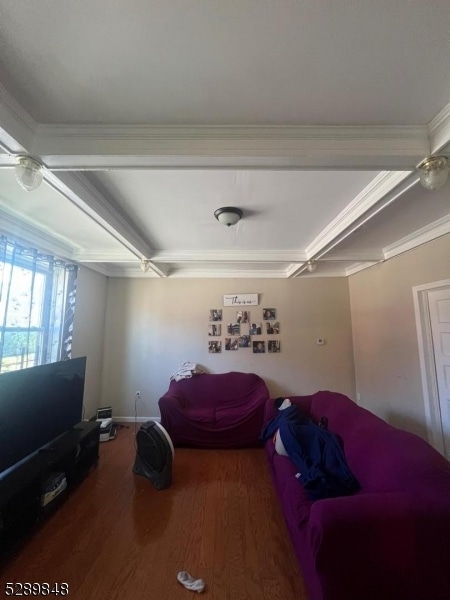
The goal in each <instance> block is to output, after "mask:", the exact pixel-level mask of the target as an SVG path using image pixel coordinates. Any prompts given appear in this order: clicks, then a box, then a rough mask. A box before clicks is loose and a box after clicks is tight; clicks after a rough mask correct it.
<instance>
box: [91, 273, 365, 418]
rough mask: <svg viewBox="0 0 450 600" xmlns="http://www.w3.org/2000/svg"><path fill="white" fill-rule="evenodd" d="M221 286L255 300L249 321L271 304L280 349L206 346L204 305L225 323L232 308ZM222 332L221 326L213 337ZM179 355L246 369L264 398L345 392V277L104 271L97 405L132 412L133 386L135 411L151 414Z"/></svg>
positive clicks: (348, 387)
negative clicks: (113, 275)
mask: <svg viewBox="0 0 450 600" xmlns="http://www.w3.org/2000/svg"><path fill="white" fill-rule="evenodd" d="M229 293H230V294H231V293H258V294H259V295H260V296H259V298H260V303H259V305H258V306H252V307H250V311H251V318H252V320H258V321H262V309H263V307H274V308H276V309H277V320H278V321H279V322H280V327H281V332H280V335H279V336H278V338H279V339H280V341H281V353H280V354H267V353H266V354H253V352H252V350H251V349H250V348H248V349H239V350H238V351H237V352H230V351H227V352H226V351H225V350H224V349H222V353H221V354H209V353H208V341H209V339H211V338H208V324H209V321H208V319H209V310H210V309H213V308H222V310H223V317H224V318H223V321H222V326H224V324H226V323H227V322H230V321H231V320H232V318H233V316H234V315H235V313H236V309H235V308H231V307H223V295H224V294H229ZM257 317H258V319H257ZM319 337H322V338H325V339H326V344H325V345H324V346H317V345H316V338H319ZM224 338H225V332H224V331H223V330H222V336H221V339H222V345H223V341H224ZM254 339H256V338H254ZM261 339H267V336H266V335H263V336H261ZM184 360H188V361H193V362H198V363H200V364H202V365H204V366H205V367H206V368H207V369H208V371H209V372H211V373H223V372H227V371H232V370H236V371H246V372H255V373H257V374H259V375H260V376H261V377H263V378H264V380H265V381H266V383H267V385H268V387H269V390H270V393H271V395H272V396H273V397H277V396H279V395H288V394H308V393H312V392H315V391H317V390H319V389H330V390H336V391H339V392H342V393H344V394H347V395H349V396H351V397H352V398H354V365H353V351H352V334H351V319H350V303H349V292H348V282H347V280H346V279H344V278H327V279H323V278H322V279H321V278H304V279H301V278H298V279H288V280H268V279H261V280H255V279H249V280H244V279H195V280H194V279H158V280H153V279H110V280H109V282H108V294H107V311H106V330H105V360H104V372H103V394H102V403H103V404H111V405H112V406H113V407H114V414H115V416H125V417H130V416H133V415H134V394H135V391H136V390H140V391H141V394H142V400H141V403H140V404H139V406H138V415H139V416H158V415H159V410H158V405H157V401H158V399H159V398H160V396H162V394H164V392H165V391H166V390H167V388H168V385H169V377H170V375H171V373H172V372H173V371H174V370H175V369H177V368H178V367H179V366H180V364H181V362H182V361H184Z"/></svg>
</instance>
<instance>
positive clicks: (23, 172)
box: [14, 156, 42, 192]
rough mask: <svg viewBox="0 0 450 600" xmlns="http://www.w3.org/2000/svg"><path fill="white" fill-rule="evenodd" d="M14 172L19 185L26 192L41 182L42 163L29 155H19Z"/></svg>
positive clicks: (34, 188) (35, 187)
mask: <svg viewBox="0 0 450 600" xmlns="http://www.w3.org/2000/svg"><path fill="white" fill-rule="evenodd" d="M14 173H15V176H16V179H17V181H18V183H19V185H20V186H21V187H22V188H23V189H24V190H25V191H27V192H32V191H33V190H36V189H37V188H38V187H39V186H40V185H41V183H42V165H41V163H40V162H38V161H37V160H35V159H34V158H30V157H29V156H19V161H18V163H17V165H16V167H15V169H14Z"/></svg>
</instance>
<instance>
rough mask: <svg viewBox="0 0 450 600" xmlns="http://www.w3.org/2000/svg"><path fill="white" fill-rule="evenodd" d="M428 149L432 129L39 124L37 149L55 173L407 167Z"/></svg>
mask: <svg viewBox="0 0 450 600" xmlns="http://www.w3.org/2000/svg"><path fill="white" fill-rule="evenodd" d="M429 148H430V146H429V139H428V128H427V126H422V127H379V126H373V127H348V126H331V127H323V126H312V127H309V126H308V127H306V126H305V127H303V126H282V127H280V126H271V127H259V126H254V127H237V126H223V127H205V126H196V127H194V126H193V127H178V126H172V127H169V126H166V127H153V126H148V125H143V126H137V125H134V126H126V125H123V126H102V125H77V126H66V125H38V127H37V130H36V135H35V139H34V144H33V152H34V154H35V155H37V156H39V157H41V159H42V161H43V162H44V163H45V165H46V166H47V167H48V168H50V169H52V170H58V169H63V170H104V169H144V168H145V169H149V168H158V169H160V168H230V169H234V168H248V169H251V168H255V169H258V168H264V169H271V168H273V169H332V170H338V169H368V170H372V169H373V170H383V169H389V170H398V169H402V170H404V169H412V168H414V167H415V166H416V165H417V164H418V163H419V162H420V161H421V160H423V158H424V157H426V156H428V154H429Z"/></svg>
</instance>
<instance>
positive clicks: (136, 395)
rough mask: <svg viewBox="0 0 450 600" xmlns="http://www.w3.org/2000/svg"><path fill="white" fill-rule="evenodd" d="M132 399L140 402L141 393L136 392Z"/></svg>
mask: <svg viewBox="0 0 450 600" xmlns="http://www.w3.org/2000/svg"><path fill="white" fill-rule="evenodd" d="M134 397H135V398H136V400H140V399H141V392H140V391H139V390H137V392H136V393H135V395H134Z"/></svg>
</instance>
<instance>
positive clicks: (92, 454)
mask: <svg viewBox="0 0 450 600" xmlns="http://www.w3.org/2000/svg"><path fill="white" fill-rule="evenodd" d="M99 442H100V423H97V422H95V421H83V422H82V423H79V424H78V425H76V426H75V427H73V428H72V429H69V430H68V431H66V433H64V434H63V435H61V436H59V437H58V438H56V439H55V440H54V441H53V442H52V443H51V445H50V446H48V447H46V448H41V450H40V451H38V452H37V453H35V454H33V455H32V456H31V457H30V458H29V459H28V460H26V461H25V462H23V463H20V464H19V465H18V466H17V467H16V468H13V469H11V471H9V472H8V473H7V474H6V475H5V476H4V477H3V478H2V479H0V552H3V551H5V550H6V549H8V548H10V547H11V546H12V544H14V542H16V541H17V540H18V539H20V538H21V537H23V535H24V534H25V533H26V531H27V530H29V529H30V527H31V526H32V525H33V524H34V523H36V522H37V521H39V520H41V519H43V518H44V517H45V516H46V515H47V514H48V513H49V512H51V511H52V510H54V508H56V506H58V505H59V504H60V503H61V501H62V500H63V498H64V497H65V495H66V494H67V493H68V492H69V491H70V489H71V488H73V487H74V486H75V485H76V483H77V482H78V481H80V479H81V478H82V477H83V476H84V475H86V474H87V473H88V471H89V470H90V468H91V467H92V466H93V465H95V464H96V463H97V460H98V452H99ZM55 472H62V473H64V474H65V476H66V480H67V488H66V490H64V492H62V493H61V494H60V495H59V496H57V497H56V498H55V499H54V500H53V501H51V502H50V503H49V504H47V505H46V506H44V507H42V506H41V495H42V493H43V485H44V483H45V482H46V481H47V480H48V479H49V478H50V477H51V475H52V474H53V473H55Z"/></svg>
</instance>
